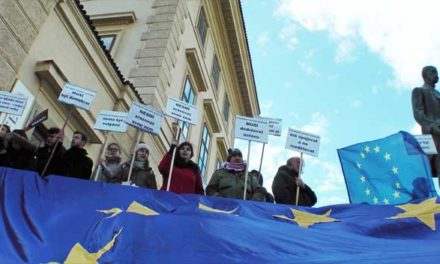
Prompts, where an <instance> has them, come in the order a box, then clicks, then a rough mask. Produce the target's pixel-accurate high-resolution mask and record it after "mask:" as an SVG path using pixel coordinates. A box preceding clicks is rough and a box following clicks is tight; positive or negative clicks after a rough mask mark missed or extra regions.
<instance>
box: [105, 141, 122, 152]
mask: <svg viewBox="0 0 440 264" xmlns="http://www.w3.org/2000/svg"><path fill="white" fill-rule="evenodd" d="M111 146H116V147H118V149H119V150H121V147H120V146H119V144H118V143H116V142H112V143H110V144H108V146H107V150H109V149H110V147H111Z"/></svg>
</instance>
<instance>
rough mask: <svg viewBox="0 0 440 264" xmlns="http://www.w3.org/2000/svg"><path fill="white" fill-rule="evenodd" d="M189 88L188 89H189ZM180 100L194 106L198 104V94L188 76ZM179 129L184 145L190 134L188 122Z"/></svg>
mask: <svg viewBox="0 0 440 264" xmlns="http://www.w3.org/2000/svg"><path fill="white" fill-rule="evenodd" d="M187 87H188V89H187ZM187 90H188V94H187ZM180 98H181V100H182V101H184V102H187V103H189V104H192V105H194V103H195V102H196V93H195V90H194V88H193V85H192V82H191V78H190V77H189V76H188V75H186V78H185V83H184V85H183V92H182V96H181V97H180ZM179 128H180V138H179V143H182V142H184V141H187V140H188V137H189V132H190V125H189V123H187V122H179Z"/></svg>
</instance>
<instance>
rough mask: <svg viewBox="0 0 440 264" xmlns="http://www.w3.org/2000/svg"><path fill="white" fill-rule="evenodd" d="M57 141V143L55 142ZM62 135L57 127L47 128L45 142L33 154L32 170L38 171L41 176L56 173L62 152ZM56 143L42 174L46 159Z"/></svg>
mask: <svg viewBox="0 0 440 264" xmlns="http://www.w3.org/2000/svg"><path fill="white" fill-rule="evenodd" d="M57 142H58V144H56V143H57ZM62 142H63V136H62V133H61V130H60V129H59V128H57V127H51V128H49V130H48V135H47V139H46V143H45V145H44V146H43V147H39V148H38V150H37V152H36V153H35V155H34V169H33V170H34V171H36V172H38V174H40V176H41V177H46V176H47V175H50V174H54V173H56V172H57V171H56V168H57V166H59V165H60V164H61V162H62V161H61V158H62V156H63V154H64V150H63V144H62ZM55 145H57V147H56V150H55V153H54V155H53V156H52V160H51V162H50V164H49V165H48V166H47V169H46V171H45V172H44V175H43V170H44V169H45V167H46V164H47V161H48V160H49V157H50V155H51V153H52V150H53V148H54V147H55Z"/></svg>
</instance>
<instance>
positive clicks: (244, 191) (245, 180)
mask: <svg viewBox="0 0 440 264" xmlns="http://www.w3.org/2000/svg"><path fill="white" fill-rule="evenodd" d="M250 155H251V141H250V140H249V143H248V154H247V160H246V173H245V176H244V190H243V200H246V190H247V182H248V168H249V156H250Z"/></svg>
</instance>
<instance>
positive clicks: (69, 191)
mask: <svg viewBox="0 0 440 264" xmlns="http://www.w3.org/2000/svg"><path fill="white" fill-rule="evenodd" d="M0 197H1V198H0V199H1V200H0V203H1V207H0V210H1V217H0V241H1V243H0V263H49V262H58V263H63V262H65V263H96V262H97V263H299V262H300V263H353V262H356V263H414V262H422V261H426V263H436V262H437V261H438V260H439V259H440V250H439V247H438V245H439V244H440V231H439V230H438V229H439V225H440V203H439V201H438V200H439V199H438V197H437V198H433V199H428V200H423V201H417V204H409V205H405V206H401V207H395V206H391V205H380V206H370V205H365V204H362V205H334V206H326V207H321V208H306V207H291V206H287V205H276V204H268V203H262V202H252V201H241V200H234V199H224V198H217V197H204V196H199V195H177V194H174V193H170V192H164V191H156V190H148V189H143V188H136V187H130V186H121V185H114V184H107V183H98V182H90V181H85V180H77V179H72V178H65V177H58V176H49V177H48V178H47V180H41V179H40V177H39V176H38V175H37V174H35V173H32V172H27V171H20V170H14V169H6V168H1V167H0Z"/></svg>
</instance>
